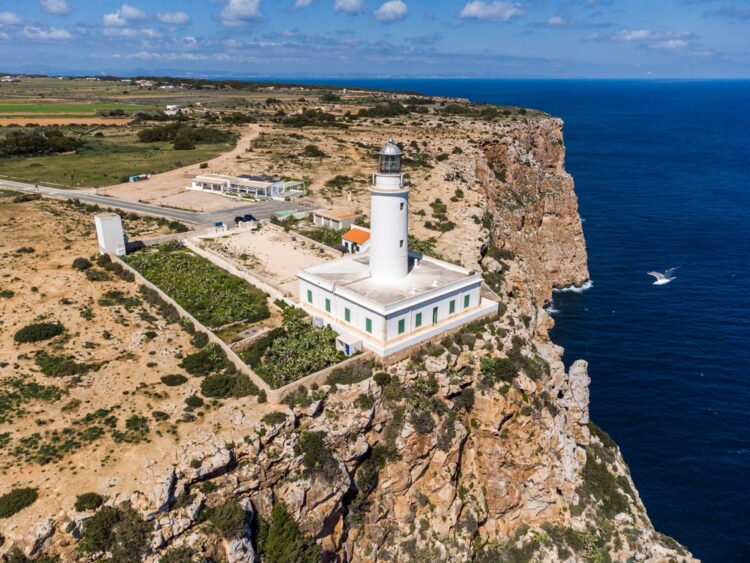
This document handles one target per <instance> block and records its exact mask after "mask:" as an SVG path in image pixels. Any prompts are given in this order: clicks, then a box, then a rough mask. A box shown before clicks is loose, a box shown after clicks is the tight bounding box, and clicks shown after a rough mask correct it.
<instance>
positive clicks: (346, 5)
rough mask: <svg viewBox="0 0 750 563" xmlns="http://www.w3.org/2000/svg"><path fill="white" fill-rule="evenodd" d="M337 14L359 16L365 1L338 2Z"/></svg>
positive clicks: (338, 0)
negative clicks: (343, 13)
mask: <svg viewBox="0 0 750 563" xmlns="http://www.w3.org/2000/svg"><path fill="white" fill-rule="evenodd" d="M335 8H336V11H337V12H345V13H347V14H357V13H359V12H361V11H362V9H363V8H364V1H363V0H336V5H335Z"/></svg>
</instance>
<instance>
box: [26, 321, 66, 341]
mask: <svg viewBox="0 0 750 563" xmlns="http://www.w3.org/2000/svg"><path fill="white" fill-rule="evenodd" d="M64 331H65V327H64V326H63V325H61V324H60V323H35V324H31V325H27V326H25V327H23V328H22V329H20V330H19V331H18V332H16V334H15V336H14V337H13V340H15V341H16V342H18V343H19V344H22V343H25V342H39V341H41V340H49V339H50V338H54V337H55V336H58V335H60V334H62V333H63V332H64Z"/></svg>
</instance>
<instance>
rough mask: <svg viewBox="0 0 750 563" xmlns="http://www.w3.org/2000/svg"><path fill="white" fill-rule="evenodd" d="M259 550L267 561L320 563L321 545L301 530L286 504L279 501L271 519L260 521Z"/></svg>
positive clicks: (275, 562) (267, 562)
mask: <svg viewBox="0 0 750 563" xmlns="http://www.w3.org/2000/svg"><path fill="white" fill-rule="evenodd" d="M258 527H259V530H258V533H257V538H258V551H259V552H260V553H261V555H262V559H263V561H264V562H265V563H288V562H290V561H294V563H319V562H320V561H321V560H322V555H321V552H320V547H318V545H317V544H316V543H315V541H314V540H313V539H312V538H311V537H310V536H308V535H306V534H303V533H302V532H300V530H299V527H298V526H297V523H296V522H295V521H294V518H292V515H291V514H289V511H288V510H287V508H286V506H284V505H283V504H281V503H277V504H275V505H274V506H273V509H272V510H271V521H270V522H269V523H266V522H264V521H262V520H261V521H260V523H259V526H258Z"/></svg>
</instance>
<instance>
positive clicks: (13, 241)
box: [0, 198, 278, 538]
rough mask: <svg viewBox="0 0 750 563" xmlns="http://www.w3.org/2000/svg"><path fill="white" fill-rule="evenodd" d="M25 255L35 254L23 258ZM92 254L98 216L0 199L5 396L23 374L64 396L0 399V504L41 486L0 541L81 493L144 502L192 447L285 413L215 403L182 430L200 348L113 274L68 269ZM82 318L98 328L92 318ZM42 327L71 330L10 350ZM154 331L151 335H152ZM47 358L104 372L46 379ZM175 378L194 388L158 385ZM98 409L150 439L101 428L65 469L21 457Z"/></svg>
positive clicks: (252, 403)
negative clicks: (161, 416) (33, 441)
mask: <svg viewBox="0 0 750 563" xmlns="http://www.w3.org/2000/svg"><path fill="white" fill-rule="evenodd" d="M40 225H44V228H43V229H41V228H39V226H40ZM129 229H130V231H131V232H135V233H139V232H144V231H153V230H154V227H153V224H152V223H146V222H142V223H141V222H131V224H130V225H129ZM24 247H27V248H33V251H29V250H26V251H22V252H18V249H19V248H24ZM96 248H97V247H96V235H95V233H94V222H93V218H92V217H91V216H89V215H86V214H84V213H82V212H80V211H78V210H71V209H69V208H66V207H65V206H63V204H62V203H61V202H55V201H50V200H47V201H36V202H27V203H18V204H15V203H10V199H9V198H0V290H3V291H4V290H7V291H12V292H13V293H12V295H11V296H9V297H8V296H7V295H3V296H2V297H0V398H2V397H3V396H5V397H7V396H8V395H7V394H8V392H11V391H12V387H11V383H10V382H11V381H12V380H14V379H16V378H18V377H19V376H20V377H22V379H23V381H25V382H27V383H30V382H35V383H38V384H41V385H45V386H54V387H57V388H58V389H59V390H60V392H61V394H62V395H61V398H60V399H59V400H56V401H46V400H43V399H32V400H29V401H25V402H22V403H21V404H20V406H19V405H16V406H10V407H9V406H8V405H9V404H8V402H7V400H5V401H0V416H2V415H4V416H5V417H7V415H8V414H12V419H11V420H6V421H5V422H0V437H3V435H6V434H7V436H6V437H5V438H3V439H0V495H2V494H5V493H7V492H9V491H10V490H11V489H13V488H16V487H26V486H31V487H36V488H38V490H39V497H40V498H39V500H38V501H37V502H36V503H35V504H34V505H32V506H31V507H29V508H27V509H25V510H23V511H22V512H21V513H19V514H18V515H16V516H14V517H13V518H10V519H5V520H0V534H2V535H4V536H5V537H6V538H10V537H14V536H16V535H25V534H24V530H25V531H28V529H29V528H30V527H31V526H32V524H33V523H35V522H36V521H38V519H39V518H41V517H42V515H48V514H55V513H57V512H58V511H59V510H61V509H64V510H70V508H71V507H72V505H73V503H74V501H75V497H76V495H78V494H81V493H84V492H92V491H93V492H97V493H100V494H103V495H105V496H107V497H116V496H118V495H121V494H130V492H132V491H133V490H143V491H144V492H145V493H147V494H148V493H150V489H145V487H147V486H151V487H153V482H154V477H158V476H160V475H163V473H164V472H165V471H166V470H167V468H168V467H169V466H170V465H171V464H172V463H174V462H175V461H176V460H177V459H178V458H179V457H184V456H192V457H188V458H187V459H188V460H189V459H192V458H193V457H200V456H199V455H197V454H195V451H194V450H196V449H197V450H198V451H200V450H201V448H205V447H206V444H207V443H213V442H216V441H218V443H220V444H223V443H224V442H231V441H241V440H242V439H243V437H244V436H248V435H253V434H254V431H255V428H256V427H257V424H258V420H259V419H260V417H262V415H263V414H265V413H266V412H268V411H270V410H278V407H274V406H272V405H259V404H258V403H257V401H256V400H255V399H253V398H246V399H238V400H226V401H222V402H221V404H220V405H215V406H214V405H209V401H208V400H206V406H204V407H202V408H201V409H198V410H197V411H196V413H194V414H198V417H197V420H195V421H193V422H184V421H182V420H181V419H182V416H183V414H184V412H185V410H184V409H185V404H184V400H185V398H186V397H187V396H189V395H192V394H195V393H196V392H198V391H199V389H200V383H201V380H200V378H197V377H191V376H189V375H188V374H186V373H185V372H184V371H183V370H182V369H181V368H180V367H179V362H180V359H179V354H188V353H192V352H193V351H195V348H194V347H193V346H192V344H191V343H190V336H189V335H188V334H187V333H186V332H185V331H184V330H182V328H181V327H180V326H179V325H177V324H171V325H170V324H167V323H166V322H165V321H164V320H163V319H162V318H160V317H159V314H158V312H157V311H156V310H155V309H154V308H153V307H151V306H150V305H148V304H147V303H146V302H145V301H143V300H142V299H141V298H140V296H139V293H138V286H137V284H135V283H128V282H125V281H123V280H120V279H119V278H117V277H115V276H111V275H110V280H109V281H99V282H92V281H88V280H87V279H86V276H85V275H84V273H83V272H79V271H76V270H74V269H73V268H72V267H71V263H72V262H73V260H74V259H75V258H76V257H79V256H86V257H92V254H95V253H96ZM92 258H93V257H92ZM94 269H96V270H99V268H97V267H96V266H95V267H94ZM110 290H115V291H121V292H122V293H123V295H124V296H125V297H127V298H131V299H133V300H134V302H133V304H132V305H131V306H130V307H126V306H124V305H115V306H105V305H104V304H102V303H101V302H100V300H101V299H102V298H103V297H104V296H105V293H106V292H108V291H110ZM86 310H88V311H90V314H91V316H92V318H91V320H87V318H85V316H86V317H87V316H88V315H85V316H84V312H85V311H86ZM41 320H44V321H47V322H55V321H59V322H61V323H62V324H63V325H64V327H65V332H64V333H63V334H62V335H61V336H58V337H56V338H54V339H51V340H47V341H42V342H36V343H24V344H19V343H16V342H15V341H14V339H13V336H14V334H15V333H16V331H17V330H19V329H20V328H21V327H23V326H26V325H27V324H29V323H32V322H40V321H41ZM148 331H154V332H153V333H152V334H151V335H149V333H148ZM40 350H41V351H45V352H47V353H48V354H50V355H55V356H56V355H65V356H68V355H70V356H74V357H75V359H76V361H77V362H80V363H92V364H97V365H100V366H99V367H98V369H95V370H92V371H90V372H88V373H86V374H84V375H81V376H78V377H49V376H46V375H44V374H42V373H41V372H40V371H39V369H38V367H37V365H36V362H35V354H36V352H37V351H40ZM175 373H176V374H183V375H185V376H186V377H187V378H188V381H187V382H186V383H184V384H182V385H180V386H177V387H168V386H166V385H164V384H163V383H162V382H161V380H160V378H161V377H162V376H164V375H167V374H175ZM70 405H75V406H74V407H72V408H70V407H69V406H70ZM66 406H67V407H66ZM102 408H104V409H112V415H113V416H115V417H116V419H117V426H116V428H117V429H118V430H121V431H124V430H125V421H126V420H127V419H128V418H129V417H131V416H133V415H138V416H143V417H145V418H146V419H147V420H148V426H149V432H148V436H147V440H146V441H144V442H141V443H139V444H127V443H115V442H114V440H113V439H112V436H111V432H110V431H109V430H105V433H104V435H103V436H102V437H100V438H98V439H95V440H93V441H91V442H85V441H84V442H83V443H82V445H81V446H80V447H79V448H77V449H76V448H73V451H70V452H68V453H63V454H62V459H61V460H58V461H53V462H51V463H48V464H44V465H43V464H40V463H39V462H38V461H25V460H24V459H23V456H20V455H18V454H16V453H15V448H16V447H18V446H19V444H20V440H21V439H22V438H28V437H29V436H31V435H32V434H34V433H38V434H39V435H40V439H41V444H44V443H46V442H49V441H50V440H52V441H54V439H51V438H50V437H49V435H48V433H49V432H50V431H53V430H57V431H62V430H63V429H66V428H67V429H70V428H74V429H86V428H89V429H90V427H91V424H89V423H81V422H80V421H81V419H82V418H83V417H85V416H86V415H90V414H91V413H92V412H94V411H96V410H97V409H102ZM155 411H160V412H163V413H166V414H167V415H168V419H167V420H164V421H157V420H155V419H154V417H153V414H152V413H153V412H155ZM199 413H203V414H199ZM175 433H176V434H175ZM6 439H7V441H6V442H5V443H3V440H6ZM58 445H59V444H58ZM29 451H30V453H32V454H33V453H37V452H38V450H37V446H33V445H32V446H30V447H29ZM149 484H150V485H149Z"/></svg>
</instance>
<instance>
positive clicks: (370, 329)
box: [365, 319, 372, 333]
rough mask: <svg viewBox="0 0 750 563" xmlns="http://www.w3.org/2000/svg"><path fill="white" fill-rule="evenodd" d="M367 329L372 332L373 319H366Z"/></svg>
mask: <svg viewBox="0 0 750 563" xmlns="http://www.w3.org/2000/svg"><path fill="white" fill-rule="evenodd" d="M365 330H366V331H367V332H368V333H372V319H365Z"/></svg>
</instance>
